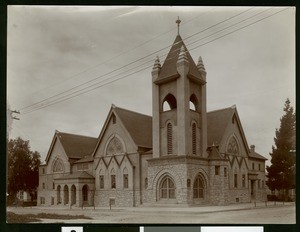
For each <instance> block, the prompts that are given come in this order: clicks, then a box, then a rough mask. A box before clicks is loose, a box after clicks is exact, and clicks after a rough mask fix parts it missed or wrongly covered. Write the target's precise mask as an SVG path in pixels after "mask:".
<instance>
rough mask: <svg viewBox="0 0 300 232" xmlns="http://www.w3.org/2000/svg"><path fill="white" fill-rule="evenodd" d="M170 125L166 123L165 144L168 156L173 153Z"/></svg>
mask: <svg viewBox="0 0 300 232" xmlns="http://www.w3.org/2000/svg"><path fill="white" fill-rule="evenodd" d="M172 130H173V128H172V124H171V123H168V125H167V143H168V155H169V154H172V153H173V144H172V143H173V138H172V137H173V136H172V134H173V133H172V132H173V131H172Z"/></svg>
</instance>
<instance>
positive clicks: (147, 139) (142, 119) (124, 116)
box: [114, 107, 152, 148]
mask: <svg viewBox="0 0 300 232" xmlns="http://www.w3.org/2000/svg"><path fill="white" fill-rule="evenodd" d="M114 112H115V113H116V114H117V115H118V116H119V118H120V120H121V121H122V123H123V125H124V126H125V128H126V130H127V131H128V133H129V134H130V136H131V137H132V139H133V141H134V142H135V144H136V145H137V146H139V147H145V148H152V117H151V116H148V115H144V114H140V113H137V112H133V111H130V110H126V109H122V108H119V107H115V108H114Z"/></svg>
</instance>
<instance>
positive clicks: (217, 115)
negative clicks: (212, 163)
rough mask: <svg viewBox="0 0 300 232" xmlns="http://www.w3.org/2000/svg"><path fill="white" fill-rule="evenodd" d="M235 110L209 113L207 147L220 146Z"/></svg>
mask: <svg viewBox="0 0 300 232" xmlns="http://www.w3.org/2000/svg"><path fill="white" fill-rule="evenodd" d="M234 111H235V109H234V108H232V107H229V108H225V109H220V110H215V111H211V112H208V113H207V146H208V147H210V146H212V144H215V145H219V144H220V142H221V140H222V138H223V135H224V133H225V130H226V128H227V125H228V123H229V122H230V121H231V119H232V116H233V114H234Z"/></svg>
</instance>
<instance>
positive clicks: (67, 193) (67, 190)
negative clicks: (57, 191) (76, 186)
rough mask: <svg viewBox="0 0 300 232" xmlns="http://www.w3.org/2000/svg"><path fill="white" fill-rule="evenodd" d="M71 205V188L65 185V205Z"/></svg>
mask: <svg viewBox="0 0 300 232" xmlns="http://www.w3.org/2000/svg"><path fill="white" fill-rule="evenodd" d="M67 204H69V187H68V185H65V187H64V205H67Z"/></svg>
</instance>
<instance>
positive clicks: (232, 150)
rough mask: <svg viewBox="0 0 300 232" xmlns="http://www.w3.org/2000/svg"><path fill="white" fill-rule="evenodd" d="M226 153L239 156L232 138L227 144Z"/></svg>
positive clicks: (235, 141) (236, 144) (234, 140)
mask: <svg viewBox="0 0 300 232" xmlns="http://www.w3.org/2000/svg"><path fill="white" fill-rule="evenodd" d="M227 153H230V154H234V155H237V154H239V146H238V142H237V140H236V138H235V137H234V136H232V137H231V138H230V140H229V142H228V144H227Z"/></svg>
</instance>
